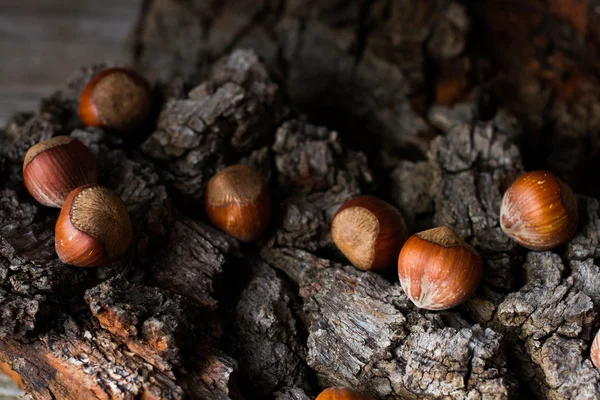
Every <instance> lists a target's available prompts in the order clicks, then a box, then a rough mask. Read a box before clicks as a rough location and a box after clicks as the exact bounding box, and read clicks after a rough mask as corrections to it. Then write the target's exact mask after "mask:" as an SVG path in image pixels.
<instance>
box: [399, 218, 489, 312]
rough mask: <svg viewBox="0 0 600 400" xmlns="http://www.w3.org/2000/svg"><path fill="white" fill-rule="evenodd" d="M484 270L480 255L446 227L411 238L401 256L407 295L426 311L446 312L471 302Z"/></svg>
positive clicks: (400, 270)
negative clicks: (466, 301) (468, 301)
mask: <svg viewBox="0 0 600 400" xmlns="http://www.w3.org/2000/svg"><path fill="white" fill-rule="evenodd" d="M482 270H483V267H482V263H481V257H480V256H479V253H477V251H476V250H475V249H474V248H473V247H471V246H470V245H469V244H468V243H466V242H465V241H463V240H462V239H461V238H460V236H458V235H457V234H456V232H454V231H453V230H452V229H450V228H448V227H445V226H443V227H441V228H434V229H429V230H426V231H423V232H420V233H417V234H416V235H413V236H411V237H410V238H408V240H407V241H406V243H405V244H404V247H402V251H400V256H399V257H398V275H399V277H400V283H401V284H402V288H403V289H404V292H405V293H406V295H407V296H408V298H409V299H410V300H411V301H412V302H413V303H414V304H415V305H416V306H417V307H419V308H424V309H426V310H445V309H448V308H452V307H455V306H457V305H459V304H460V303H462V302H463V301H465V300H467V299H468V298H469V297H470V296H471V295H472V294H473V292H474V291H475V289H477V285H479V281H480V279H481V274H482Z"/></svg>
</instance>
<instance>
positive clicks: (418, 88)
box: [134, 0, 471, 153]
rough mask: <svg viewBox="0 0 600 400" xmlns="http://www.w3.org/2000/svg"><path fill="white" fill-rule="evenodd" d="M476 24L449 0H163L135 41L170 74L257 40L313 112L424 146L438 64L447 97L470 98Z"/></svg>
mask: <svg viewBox="0 0 600 400" xmlns="http://www.w3.org/2000/svg"><path fill="white" fill-rule="evenodd" d="M470 29H471V23H470V21H469V17H468V15H467V11H466V8H465V7H464V6H463V5H461V4H460V3H459V2H456V1H450V0H436V1H432V2H427V3H424V2H421V1H415V0H402V1H395V2H386V1H373V2H369V1H363V0H352V1H347V2H337V1H334V2H309V3H305V2H299V1H283V2H271V1H241V2H240V1H235V2H233V1H228V2H225V3H222V2H212V3H211V2H209V3H199V2H195V1H187V2H178V1H173V0H154V1H150V2H149V4H148V5H147V7H146V8H145V9H144V12H143V15H142V16H141V17H140V19H139V24H138V26H137V28H136V31H135V32H136V34H135V37H134V42H135V44H136V48H137V49H139V52H138V53H137V54H136V58H137V61H138V63H139V64H140V65H141V66H142V67H143V69H144V70H145V71H147V72H149V73H150V74H152V75H154V76H158V77H159V78H160V79H161V80H163V81H169V80H170V79H171V78H172V77H173V76H176V75H179V74H183V75H184V76H187V77H188V79H190V80H194V79H195V76H197V75H198V71H199V70H202V68H198V65H204V64H206V63H208V62H209V61H210V60H214V59H216V58H218V57H220V56H222V55H223V54H224V52H226V51H229V49H231V48H234V47H242V48H244V47H249V48H252V49H254V50H255V51H257V52H258V54H260V55H261V56H262V57H263V58H264V59H265V60H266V62H267V64H268V65H270V66H271V67H273V68H274V69H277V70H279V71H281V74H282V81H283V84H284V86H285V90H286V93H287V94H288V95H289V96H290V98H291V100H292V101H293V103H295V104H299V105H301V107H302V108H303V109H304V110H307V111H308V113H309V114H312V115H317V116H320V117H325V118H328V119H331V120H332V121H331V122H332V123H333V124H335V125H336V126H343V127H344V128H345V130H348V131H353V132H356V133H358V134H360V135H364V133H365V131H366V132H368V134H370V135H371V136H369V138H368V140H367V139H365V138H363V139H359V143H364V144H368V143H371V144H373V142H380V141H385V142H386V143H387V145H388V146H394V147H398V146H399V147H403V148H407V149H409V150H413V151H414V150H415V149H416V150H417V151H420V152H421V153H425V152H426V151H427V143H428V141H429V140H430V139H431V138H432V136H433V135H432V132H431V130H430V129H429V127H428V125H427V123H426V122H425V120H424V119H423V118H422V117H421V116H420V115H419V114H418V113H417V112H415V108H413V105H419V104H424V105H426V104H427V102H428V100H427V97H428V93H429V92H431V91H433V90H434V89H433V88H434V86H436V85H437V77H434V76H431V78H432V79H428V78H430V77H429V76H428V71H429V70H430V69H432V68H439V69H440V70H442V71H448V72H445V76H446V77H447V79H445V80H444V81H442V82H440V86H444V85H445V87H449V88H450V90H446V92H447V93H448V94H447V95H445V98H449V99H450V100H449V101H450V102H452V101H455V99H461V98H464V97H465V94H466V93H467V92H468V91H469V89H470V86H471V84H470V82H469V79H468V75H469V73H470V71H471V63H470V61H469V59H468V56H467V53H468V50H466V44H467V36H468V34H469V32H470ZM183 43H194V44H195V45H194V47H193V48H190V47H189V46H185V45H183ZM455 77H456V78H455ZM448 82H450V84H447V83H448ZM455 82H460V84H459V85H456V84H455ZM374 88H376V89H375V90H373V89H374ZM419 107H420V106H419ZM419 107H417V108H419ZM357 126H361V127H364V128H365V129H364V130H362V131H360V130H357V129H356V127H357Z"/></svg>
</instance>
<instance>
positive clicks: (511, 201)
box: [500, 171, 579, 250]
mask: <svg viewBox="0 0 600 400" xmlns="http://www.w3.org/2000/svg"><path fill="white" fill-rule="evenodd" d="M578 223H579V212H578V208H577V200H576V199H575V195H574V194H573V191H572V190H571V188H570V187H569V185H567V184H566V183H564V182H562V181H561V180H560V179H558V178H557V177H556V176H554V175H553V174H552V173H551V172H548V171H533V172H528V173H526V174H524V175H522V176H520V177H519V178H517V180H516V181H514V182H513V184H512V185H511V186H510V187H509V188H508V190H507V191H506V193H504V197H503V198H502V205H501V208H500V226H501V227H502V230H503V231H504V233H506V234H507V235H508V236H510V237H511V238H512V239H513V240H514V241H515V242H517V243H519V244H520V245H521V246H523V247H527V248H528V249H531V250H549V249H552V248H554V247H557V246H560V245H563V244H565V243H566V242H567V241H568V240H569V239H571V238H572V237H573V235H574V234H575V231H576V230H577V225H578Z"/></svg>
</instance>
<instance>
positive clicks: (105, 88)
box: [79, 68, 152, 131]
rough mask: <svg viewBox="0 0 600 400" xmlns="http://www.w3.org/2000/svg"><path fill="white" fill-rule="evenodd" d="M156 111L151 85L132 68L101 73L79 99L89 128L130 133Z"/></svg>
mask: <svg viewBox="0 0 600 400" xmlns="http://www.w3.org/2000/svg"><path fill="white" fill-rule="evenodd" d="M151 107H152V91H151V89H150V84H149V83H148V81H147V80H146V79H145V78H144V77H142V76H141V75H140V74H138V73H137V72H135V71H134V70H132V69H129V68H109V69H106V70H104V71H101V72H99V73H98V74H97V75H96V76H95V77H94V78H93V79H92V80H91V81H90V82H89V83H88V84H87V86H86V87H85V89H84V90H83V93H82V94H81V98H80V99H79V116H80V118H81V121H82V122H83V123H84V125H86V126H100V127H104V128H109V129H114V130H117V131H128V130H131V129H132V128H135V127H136V126H138V125H139V124H140V123H142V122H143V121H144V120H145V119H146V117H147V116H148V114H150V110H151Z"/></svg>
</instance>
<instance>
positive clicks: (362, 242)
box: [331, 196, 408, 270]
mask: <svg viewBox="0 0 600 400" xmlns="http://www.w3.org/2000/svg"><path fill="white" fill-rule="evenodd" d="M407 232H408V231H407V229H406V223H405V222H404V218H403V217H402V214H400V211H398V210H397V209H396V208H395V207H394V206H392V205H391V204H389V203H387V202H385V201H383V200H380V199H378V198H377V197H373V196H359V197H355V198H353V199H351V200H349V201H347V202H346V203H344V204H343V205H342V206H341V207H340V208H339V210H338V211H337V213H336V214H335V216H334V218H333V222H332V223H331V235H332V237H333V241H334V242H335V244H336V246H337V247H338V249H340V251H341V252H342V253H343V254H344V255H345V256H346V258H347V259H348V260H349V261H350V262H351V263H352V264H353V265H354V266H355V267H357V268H359V269H362V270H380V269H383V268H385V267H388V266H390V265H393V264H394V263H395V262H396V260H397V257H398V253H399V252H400V249H401V248H402V245H403V244H404V242H405V241H406V238H407V236H408V233H407Z"/></svg>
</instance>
